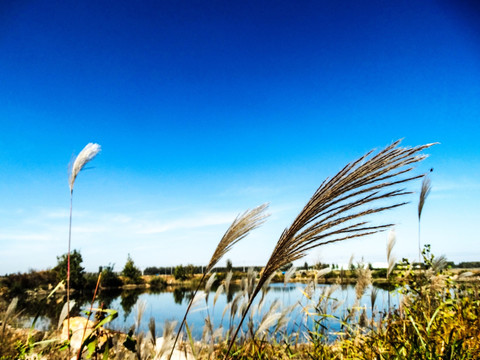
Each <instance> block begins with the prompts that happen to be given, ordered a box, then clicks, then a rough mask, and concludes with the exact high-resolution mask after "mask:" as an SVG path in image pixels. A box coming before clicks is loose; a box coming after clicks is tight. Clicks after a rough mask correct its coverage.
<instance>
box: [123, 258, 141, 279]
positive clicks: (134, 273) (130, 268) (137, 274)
mask: <svg viewBox="0 0 480 360" xmlns="http://www.w3.org/2000/svg"><path fill="white" fill-rule="evenodd" d="M122 275H123V276H124V277H125V278H126V281H127V283H129V284H141V283H142V282H143V279H142V271H141V270H140V269H139V268H138V267H136V266H135V263H134V262H133V260H132V257H131V256H130V254H128V257H127V262H126V263H125V266H124V267H123V271H122Z"/></svg>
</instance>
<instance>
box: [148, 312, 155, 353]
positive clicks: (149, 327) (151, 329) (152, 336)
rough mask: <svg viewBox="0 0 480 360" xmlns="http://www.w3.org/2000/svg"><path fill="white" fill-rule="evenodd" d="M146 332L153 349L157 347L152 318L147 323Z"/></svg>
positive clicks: (153, 319)
mask: <svg viewBox="0 0 480 360" xmlns="http://www.w3.org/2000/svg"><path fill="white" fill-rule="evenodd" d="M148 330H149V331H150V337H151V339H150V340H151V341H152V345H153V347H155V346H157V324H156V322H155V318H154V317H153V316H152V317H150V321H149V322H148Z"/></svg>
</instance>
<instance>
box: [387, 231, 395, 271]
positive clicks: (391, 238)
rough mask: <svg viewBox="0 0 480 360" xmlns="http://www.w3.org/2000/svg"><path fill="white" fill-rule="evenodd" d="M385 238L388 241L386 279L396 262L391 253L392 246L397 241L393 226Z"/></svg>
mask: <svg viewBox="0 0 480 360" xmlns="http://www.w3.org/2000/svg"><path fill="white" fill-rule="evenodd" d="M387 239H388V241H387V263H388V266H387V280H388V278H389V277H390V274H391V273H392V271H393V269H394V268H395V262H396V259H395V257H394V256H393V255H392V250H393V247H394V246H395V243H396V242H397V236H396V234H395V229H394V228H392V229H390V231H389V232H388V237H387Z"/></svg>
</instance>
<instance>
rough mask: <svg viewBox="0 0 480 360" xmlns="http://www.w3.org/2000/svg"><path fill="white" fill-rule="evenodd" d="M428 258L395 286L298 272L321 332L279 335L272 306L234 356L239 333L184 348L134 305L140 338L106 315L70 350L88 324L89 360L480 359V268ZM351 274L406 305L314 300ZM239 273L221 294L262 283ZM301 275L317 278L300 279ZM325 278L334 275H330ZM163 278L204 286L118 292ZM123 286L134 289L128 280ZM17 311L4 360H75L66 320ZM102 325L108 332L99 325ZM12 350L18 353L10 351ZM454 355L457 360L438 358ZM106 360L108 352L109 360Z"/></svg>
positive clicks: (365, 276) (362, 273)
mask: <svg viewBox="0 0 480 360" xmlns="http://www.w3.org/2000/svg"><path fill="white" fill-rule="evenodd" d="M424 254H425V255H424V259H425V263H424V264H422V267H421V268H419V269H415V266H413V265H412V264H408V262H402V263H399V264H398V265H397V267H396V269H395V270H394V271H393V276H391V277H390V278H389V279H388V280H386V279H384V278H378V279H376V280H377V281H376V282H375V279H374V278H373V276H372V275H373V274H374V273H375V271H378V270H375V269H373V270H370V269H369V268H368V266H355V268H354V269H352V270H332V271H329V270H330V269H327V270H325V268H324V269H321V270H309V271H305V270H297V273H298V275H296V276H295V277H294V278H293V279H292V277H293V276H292V277H289V278H287V279H286V280H287V281H289V282H304V283H305V284H306V287H305V294H304V298H303V301H301V302H300V303H299V304H298V306H300V307H303V310H302V311H305V314H306V316H307V314H310V315H308V316H309V317H311V320H312V324H313V326H312V327H311V328H310V329H308V330H307V329H302V328H299V329H298V330H297V331H295V330H294V331H290V332H287V331H286V329H285V328H277V326H276V325H274V324H273V325H268V324H267V325H265V321H267V320H268V317H269V315H270V316H273V310H272V308H273V307H274V306H276V305H271V307H270V309H266V310H265V311H264V312H265V316H264V317H263V318H261V320H259V322H258V323H253V322H251V320H249V323H248V327H247V328H251V329H252V331H253V333H254V334H255V335H254V336H253V337H251V336H249V335H248V331H247V332H246V333H244V334H243V335H241V336H240V338H239V341H238V342H236V343H235V344H234V345H233V347H232V350H230V352H228V351H227V344H228V332H229V331H231V330H232V329H231V328H230V330H229V329H222V330H223V331H225V332H226V334H223V335H218V334H217V337H216V341H215V342H213V339H212V338H211V337H209V336H206V337H205V336H203V337H202V339H201V340H194V339H193V338H191V335H189V332H190V331H191V330H187V331H186V332H185V333H183V335H182V337H181V340H180V341H179V342H178V344H176V345H175V348H172V342H173V335H174V332H173V327H174V324H171V325H170V327H168V324H166V326H165V328H164V332H163V334H162V336H159V335H160V334H157V332H156V330H155V327H154V325H152V321H150V325H149V329H150V330H149V333H148V334H143V333H141V332H139V331H138V326H139V324H140V322H141V317H142V316H143V313H142V305H141V304H137V305H135V307H134V308H135V312H136V314H137V315H136V316H137V320H136V321H135V324H136V325H135V324H134V325H132V329H134V330H133V331H132V330H130V331H125V332H122V331H116V330H110V329H108V322H104V323H102V321H104V320H105V319H108V317H109V316H111V315H112V314H114V313H110V315H109V313H106V314H104V315H103V316H104V317H103V319H102V316H96V318H95V319H94V320H87V319H86V318H85V317H81V318H80V317H72V318H71V319H70V322H71V323H70V325H69V326H70V328H71V329H72V337H71V338H70V340H69V344H70V346H71V350H72V351H73V352H74V353H75V352H76V351H78V350H79V349H80V347H81V341H80V340H79V338H80V336H79V335H78V332H79V331H80V332H81V331H82V329H83V328H84V326H85V328H86V329H88V331H87V335H88V336H90V335H91V336H92V339H93V340H92V341H94V342H93V344H94V345H95V346H94V347H92V346H91V347H90V350H88V351H86V354H90V355H89V356H90V357H89V358H95V354H97V355H99V356H100V355H102V354H103V355H102V356H103V358H125V359H145V360H146V359H153V358H154V359H168V358H169V357H168V355H167V353H168V352H170V351H171V350H174V351H173V352H172V354H173V356H172V358H171V359H222V358H223V357H224V356H225V355H226V354H227V353H229V354H231V355H230V356H231V358H232V359H285V360H286V359H290V358H292V357H293V358H296V359H301V360H303V359H305V360H306V359H312V358H314V359H411V358H416V359H417V358H418V359H444V358H448V359H457V358H462V359H476V358H478V355H480V344H479V343H478V336H480V321H479V315H480V292H479V290H480V287H479V283H480V281H479V280H480V269H478V268H475V269H466V268H465V269H458V268H456V269H452V268H448V266H446V264H445V263H441V262H437V261H436V259H435V258H434V257H433V255H430V254H429V252H428V251H425V250H424ZM380 270H381V269H380ZM327 271H328V272H327ZM342 272H343V273H344V274H343V275H344V280H345V284H353V285H354V286H355V293H356V294H357V295H356V296H357V299H359V298H360V297H361V296H362V295H363V294H364V293H365V292H366V291H367V288H368V287H369V285H371V284H376V285H378V286H381V285H385V286H387V287H388V286H392V288H391V290H390V291H392V292H393V291H395V292H397V293H400V294H401V295H402V301H401V302H400V304H399V306H398V307H393V306H392V308H390V309H388V310H384V311H381V310H379V309H376V305H375V296H376V295H375V291H374V288H372V290H371V291H372V292H371V294H370V297H371V301H372V305H371V315H368V314H367V313H366V312H365V310H366V309H365V308H363V307H361V306H359V305H358V306H353V307H351V308H349V309H348V310H347V312H346V313H345V315H344V316H343V317H340V318H337V317H336V316H335V315H333V311H334V308H335V307H337V306H338V304H340V302H341V300H340V299H335V298H333V297H332V296H331V294H332V290H331V289H332V288H334V287H335V286H337V285H332V287H327V288H325V290H323V291H322V292H321V293H320V296H319V297H317V298H315V297H314V293H315V292H314V291H312V289H314V288H315V284H325V283H328V282H329V281H332V282H333V283H334V284H339V283H340V281H341V280H340V279H341V278H340V275H341V273H342ZM292 273H293V272H292ZM231 274H232V275H226V276H223V273H217V274H216V276H215V278H216V279H217V280H218V279H221V280H219V282H218V283H217V284H216V286H217V290H216V291H218V289H219V288H221V287H223V289H224V291H228V290H227V288H232V287H233V285H234V284H235V285H236V286H237V287H240V288H244V287H245V286H248V281H247V279H250V280H251V279H252V276H253V277H254V279H253V280H254V281H257V280H258V276H259V275H258V273H255V272H253V271H252V270H251V271H249V272H247V273H243V272H236V275H235V277H234V276H233V273H231ZM300 274H302V275H307V276H300ZM315 275H317V276H315ZM325 275H327V276H326V277H325ZM285 276H288V273H285V274H282V273H281V272H279V273H278V277H277V278H276V280H277V281H278V282H282V281H285ZM159 277H165V283H166V286H165V287H164V288H163V291H169V290H172V291H173V290H174V289H175V288H178V287H185V288H189V289H193V288H195V287H196V286H197V284H198V281H199V279H200V276H199V275H196V276H194V277H192V278H190V279H186V280H178V279H175V278H174V277H173V275H160V276H157V275H144V276H142V280H143V283H142V284H125V285H122V286H121V287H119V288H117V290H120V291H127V290H133V291H134V290H139V289H140V290H149V289H154V288H153V287H150V286H149V283H150V282H151V281H152V280H154V279H157V278H159ZM121 279H122V278H121ZM123 280H124V281H125V282H128V279H123ZM272 280H273V279H272ZM281 280H282V281H281ZM379 281H380V282H381V284H380V283H379ZM227 283H228V285H227ZM211 285H213V282H212V284H211ZM226 285H227V287H226ZM208 286H209V285H206V287H207V289H206V290H207V291H213V290H214V289H213V288H208ZM102 291H108V289H103V290H100V292H102ZM240 293H242V291H240ZM46 294H47V291H45V290H42V291H39V292H36V293H35V294H34V295H33V294H31V295H33V296H34V297H35V298H38V299H40V300H39V301H38V303H37V304H41V302H42V301H43V299H46V298H47V295H46ZM65 294H66V293H65V291H64V290H62V289H61V288H57V289H56V290H55V296H54V297H52V298H51V299H50V300H51V301H54V302H57V303H58V301H59V299H61V298H63V297H64V296H65ZM74 295H75V294H72V297H75V296H74ZM212 296H213V295H212ZM235 298H236V297H235ZM235 298H234V299H233V300H231V301H230V302H229V304H227V307H230V309H231V307H232V305H233V304H234V303H235ZM2 299H6V297H5V296H2ZM200 301H201V300H200ZM37 306H38V305H37ZM11 307H12V304H11V303H10V304H8V303H4V304H1V305H0V319H1V321H2V322H1V323H0V329H1V330H0V331H2V334H1V335H2V337H1V339H2V340H0V358H1V359H2V360H6V359H17V358H25V359H27V358H28V359H57V358H58V359H60V358H61V359H63V358H66V352H65V346H64V344H65V343H66V341H67V337H66V332H65V331H64V330H65V329H66V328H67V325H66V320H63V322H62V318H61V317H60V319H59V324H60V323H63V325H62V326H61V327H60V326H59V327H58V329H51V330H48V331H38V330H35V329H34V328H33V327H32V328H16V327H15V326H14V323H15V321H14V319H15V316H16V315H15V312H19V313H20V314H21V312H22V310H18V309H17V310H15V309H13V310H11V309H10V308H11ZM40 307H41V305H40ZM143 307H144V305H143ZM277 310H278V309H277ZM287 310H291V309H287ZM143 311H144V310H143ZM212 311H213V309H212ZM9 312H10V314H9ZM235 312H237V311H235ZM96 313H97V314H102V312H101V311H100V312H99V309H96ZM277 314H280V313H277ZM57 315H58V312H57ZM105 315H106V316H105ZM283 316H284V317H285V319H282V318H278V316H277V317H274V319H275V320H277V321H279V322H282V321H284V322H285V321H286V322H288V321H289V319H288V311H287V312H283ZM113 318H114V317H112V319H113ZM332 318H333V319H334V320H335V321H337V322H338V323H339V324H340V328H341V331H340V332H338V331H337V332H335V331H334V332H332V330H331V329H329V327H328V321H327V319H332ZM100 323H101V324H102V326H100V327H97V325H98V324H100ZM205 326H207V325H205ZM265 327H266V328H267V329H265ZM272 327H273V328H272ZM188 329H189V328H188ZM268 329H269V330H268ZM204 331H205V330H204ZM300 333H303V335H302V337H301V338H300V337H299V335H300ZM75 334H77V335H75ZM261 334H263V335H261ZM278 335H281V336H280V337H279V336H278ZM153 339H155V340H153ZM7 344H10V346H9V347H7ZM62 344H63V347H62ZM109 344H110V345H109ZM446 351H448V352H450V353H451V354H453V355H452V356H449V357H445V356H443V357H440V356H438V354H441V353H445V352H446ZM29 354H30V355H29ZM105 354H108V355H107V357H105ZM122 354H123V355H122ZM387 354H390V355H387ZM459 354H462V357H457V355H459ZM27 355H29V356H30V357H28V356H27ZM32 355H33V356H32ZM82 358H83V357H82ZM85 358H87V357H85Z"/></svg>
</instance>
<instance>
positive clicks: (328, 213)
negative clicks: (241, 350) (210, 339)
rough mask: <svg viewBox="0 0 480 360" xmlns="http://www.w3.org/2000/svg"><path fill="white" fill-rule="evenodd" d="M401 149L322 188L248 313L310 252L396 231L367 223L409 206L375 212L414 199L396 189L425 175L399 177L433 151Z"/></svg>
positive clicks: (394, 147) (273, 259) (276, 254)
mask: <svg viewBox="0 0 480 360" xmlns="http://www.w3.org/2000/svg"><path fill="white" fill-rule="evenodd" d="M399 144H400V140H398V141H396V142H394V143H393V144H391V145H390V146H387V147H386V148H385V149H383V150H381V151H380V152H378V153H377V154H376V155H372V153H373V152H374V150H372V151H370V152H368V153H367V154H365V155H364V156H362V157H360V158H359V159H358V160H356V161H353V162H351V163H350V164H348V165H346V166H345V167H344V168H343V169H342V170H340V172H338V173H337V174H336V175H335V176H334V177H333V178H331V179H327V180H325V181H324V182H323V183H322V184H321V185H320V187H319V188H318V189H317V191H315V193H314V194H313V196H312V198H311V199H310V200H309V201H308V203H307V204H306V205H305V207H304V208H303V210H302V211H301V212H300V214H299V215H298V216H297V218H296V219H295V220H294V221H293V223H292V225H291V226H290V227H288V228H287V229H285V230H284V231H283V233H282V234H281V236H280V239H279V240H278V242H277V245H276V246H275V248H274V250H273V252H272V254H271V256H270V259H269V260H268V262H267V264H266V265H265V267H264V269H263V271H262V274H261V276H260V279H259V281H258V283H257V286H256V288H255V290H254V291H253V293H252V295H251V296H250V301H249V306H248V307H247V312H248V310H249V308H250V306H251V304H252V302H253V300H254V298H255V297H256V296H257V294H258V292H259V291H260V289H261V287H262V285H263V283H264V282H265V281H266V279H268V277H270V275H271V274H272V273H274V272H275V271H277V270H278V269H279V268H280V267H282V266H284V265H286V264H288V263H289V262H293V261H295V260H298V259H301V258H302V257H304V256H305V255H306V254H307V251H308V250H311V249H313V248H316V247H318V246H321V245H326V244H330V243H334V242H338V241H343V240H347V239H351V238H355V237H361V236H365V235H369V234H373V233H376V232H378V231H382V230H385V229H386V228H388V227H390V226H391V224H384V225H376V226H374V225H369V223H368V221H366V220H364V218H365V217H366V216H367V215H372V214H376V213H380V212H383V211H385V210H389V209H393V208H396V207H399V206H402V205H404V204H406V203H405V202H394V203H393V204H391V205H383V206H378V207H372V206H373V204H374V203H377V202H380V201H382V200H390V199H391V198H397V197H399V196H403V195H406V194H411V192H409V191H406V190H405V189H392V187H395V186H398V185H400V184H404V183H406V182H409V181H412V180H414V179H417V178H420V177H421V176H422V175H420V176H408V177H406V178H400V176H401V175H405V174H406V173H408V172H409V171H410V170H412V169H413V164H415V163H417V162H419V161H421V160H423V159H425V158H426V157H427V156H426V155H422V154H419V153H420V152H421V151H422V150H424V149H427V148H429V147H430V146H432V145H434V144H427V145H421V146H416V147H413V148H407V147H398V145H399ZM365 206H367V208H366V209H365ZM244 318H245V316H243V317H242V318H241V319H240V322H239V324H238V326H237V330H236V332H235V333H234V334H233V336H232V338H231V340H230V345H229V347H228V350H227V352H226V355H225V358H228V357H229V354H230V350H231V348H232V346H233V343H234V341H235V338H236V336H237V334H238V331H239V329H240V328H241V326H242V323H243V320H244Z"/></svg>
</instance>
